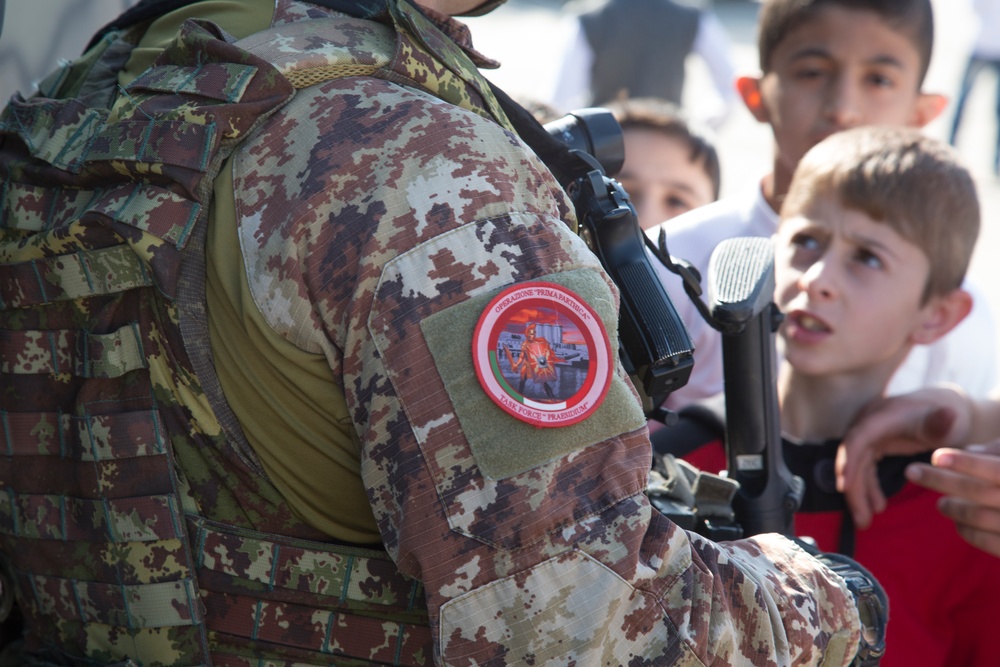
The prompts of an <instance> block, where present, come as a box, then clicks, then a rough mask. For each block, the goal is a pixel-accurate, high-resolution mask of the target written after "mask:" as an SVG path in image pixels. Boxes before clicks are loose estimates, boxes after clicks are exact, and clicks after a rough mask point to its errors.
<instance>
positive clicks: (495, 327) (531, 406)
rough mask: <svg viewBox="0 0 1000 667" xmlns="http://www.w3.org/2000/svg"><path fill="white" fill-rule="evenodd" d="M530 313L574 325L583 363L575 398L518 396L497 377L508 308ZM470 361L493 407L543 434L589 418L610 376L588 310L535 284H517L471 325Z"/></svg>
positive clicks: (551, 286) (606, 352)
mask: <svg viewBox="0 0 1000 667" xmlns="http://www.w3.org/2000/svg"><path fill="white" fill-rule="evenodd" d="M531 307H534V308H544V309H548V310H552V311H556V312H558V313H559V314H560V315H562V316H563V317H565V318H567V319H568V320H569V321H570V322H572V323H573V324H575V325H576V326H577V328H578V329H579V331H580V333H581V334H583V336H584V339H585V344H586V346H587V351H588V357H589V363H588V368H587V376H586V380H585V382H584V384H583V386H582V387H581V388H580V389H579V390H578V391H577V392H576V393H575V394H573V395H572V396H571V397H569V398H567V399H565V400H563V401H560V402H555V403H553V402H542V401H534V400H531V399H529V398H527V397H524V396H520V395H519V394H518V393H517V392H516V391H514V390H513V389H512V388H510V387H509V385H507V383H506V382H505V381H504V380H503V378H502V375H501V374H500V371H499V365H498V364H499V360H498V354H497V341H498V339H499V335H500V332H501V331H502V330H503V328H504V327H505V326H506V323H507V319H508V317H509V313H510V311H511V309H514V308H517V309H518V310H520V309H523V308H531ZM505 315H508V317H505ZM472 359H473V365H474V366H475V368H476V376H477V377H478V378H479V383H480V385H481V386H482V387H483V390H484V391H485V392H486V394H487V396H489V397H490V399H491V400H492V401H493V402H494V403H495V404H496V405H497V406H499V407H500V408H501V409H502V410H504V411H505V412H507V413H508V414H510V415H511V416H513V417H515V418H516V419H518V420H520V421H523V422H527V423H529V424H533V425H534V426H539V427H543V428H557V427H561V426H569V425H571V424H576V423H578V422H580V421H583V420H584V419H586V418H587V417H589V416H590V415H592V414H593V413H594V412H595V411H596V410H597V408H598V407H600V405H601V403H603V401H604V398H605V396H607V393H608V389H610V387H611V379H612V373H613V371H614V364H613V361H612V356H611V341H610V339H609V338H608V334H607V331H606V330H605V328H604V323H603V322H602V321H601V318H600V317H599V316H598V315H597V313H596V312H595V311H594V309H593V308H591V307H590V305H589V304H587V303H586V302H585V301H584V300H583V299H581V298H580V297H579V296H578V295H577V294H575V293H574V292H573V291H572V290H569V289H567V288H566V287H563V286H562V285H559V284H556V283H549V282H541V281H535V282H526V283H518V284H517V285H513V286H511V287H509V288H507V289H505V290H503V291H501V292H500V293H499V294H497V296H496V297H494V298H493V299H492V300H491V301H490V303H489V305H488V306H487V307H486V309H485V310H483V313H482V315H480V317H479V321H478V322H477V323H476V330H475V333H474V335H473V337H472ZM505 385H507V386H506V387H505Z"/></svg>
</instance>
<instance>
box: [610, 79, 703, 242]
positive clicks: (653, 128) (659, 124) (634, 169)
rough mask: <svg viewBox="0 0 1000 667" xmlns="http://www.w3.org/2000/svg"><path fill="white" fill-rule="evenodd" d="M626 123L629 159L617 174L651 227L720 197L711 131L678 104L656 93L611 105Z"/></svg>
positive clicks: (643, 224) (644, 222) (641, 217)
mask: <svg viewBox="0 0 1000 667" xmlns="http://www.w3.org/2000/svg"><path fill="white" fill-rule="evenodd" d="M607 107H608V109H609V110H610V111H611V112H612V113H613V114H614V116H615V119H616V120H617V121H618V123H619V124H620V125H621V126H622V131H623V133H624V137H625V162H624V164H623V165H622V169H621V172H619V174H618V176H617V178H618V180H619V181H621V184H622V186H623V187H624V188H625V191H626V192H628V194H629V196H630V197H631V198H632V202H633V204H634V205H635V209H636V212H637V213H638V215H639V226H640V227H642V228H643V230H646V229H651V228H652V227H655V226H657V225H659V224H660V223H661V222H663V221H664V220H669V219H670V218H673V217H676V216H678V215H680V214H681V213H686V212H687V211H690V210H692V209H695V208H698V207H699V206H704V205H705V204H709V203H711V202H713V201H715V200H716V199H718V198H719V188H720V185H721V181H722V177H721V174H720V169H719V154H718V152H717V151H716V149H715V144H714V143H713V141H712V139H710V138H709V136H708V134H707V133H706V132H702V131H700V130H699V129H698V128H697V126H696V125H695V124H693V123H689V122H688V121H687V120H685V117H684V114H682V112H681V111H680V109H678V108H677V107H676V106H675V105H673V104H671V103H670V102H667V101H665V100H659V99H655V98H650V97H646V98H635V99H624V100H619V101H615V102H611V103H610V104H608V105H607Z"/></svg>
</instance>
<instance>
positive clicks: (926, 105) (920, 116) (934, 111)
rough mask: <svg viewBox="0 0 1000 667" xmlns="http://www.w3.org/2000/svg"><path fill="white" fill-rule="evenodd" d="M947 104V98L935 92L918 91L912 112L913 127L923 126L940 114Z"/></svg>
mask: <svg viewBox="0 0 1000 667" xmlns="http://www.w3.org/2000/svg"><path fill="white" fill-rule="evenodd" d="M946 106H948V98H947V97H946V96H944V95H938V94H937V93H920V97H918V98H917V108H916V109H914V112H913V127H917V128H919V127H924V126H925V125H927V124H928V123H930V122H931V121H932V120H934V119H935V118H937V117H938V116H940V115H941V113H942V112H943V111H944V108H945V107H946Z"/></svg>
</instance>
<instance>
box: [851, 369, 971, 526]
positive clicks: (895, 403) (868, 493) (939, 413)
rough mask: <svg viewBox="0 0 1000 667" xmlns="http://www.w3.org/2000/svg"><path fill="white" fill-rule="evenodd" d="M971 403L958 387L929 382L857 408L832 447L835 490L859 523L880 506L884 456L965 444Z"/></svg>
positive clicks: (864, 523)
mask: <svg viewBox="0 0 1000 667" xmlns="http://www.w3.org/2000/svg"><path fill="white" fill-rule="evenodd" d="M972 412H973V408H972V404H971V402H970V401H969V400H968V398H967V397H966V396H965V394H964V393H962V392H961V391H959V390H956V389H951V388H945V387H941V388H932V389H922V390H920V391H916V392H913V393H911V394H906V395H905V396H894V397H891V398H885V399H880V400H878V401H874V402H873V403H871V404H870V405H869V406H868V407H867V408H865V410H863V411H862V412H861V414H860V415H859V416H858V418H857V419H856V420H855V423H854V425H853V426H852V427H851V429H850V430H849V431H848V433H847V436H846V437H845V438H844V440H843V442H842V443H841V445H840V449H839V450H838V451H837V463H836V471H837V490H838V491H840V492H841V493H843V494H844V495H845V497H846V500H847V505H848V508H849V509H850V511H851V515H852V516H853V518H854V523H855V525H856V526H857V527H858V528H867V527H868V526H869V525H871V520H872V515H873V514H877V513H879V512H881V511H883V510H884V509H885V506H886V500H885V496H884V495H883V493H882V489H881V486H880V485H879V482H878V474H877V469H876V466H877V464H878V462H879V461H880V460H881V459H882V457H883V456H888V455H893V454H896V455H904V454H917V453H919V452H925V451H929V450H932V449H937V448H938V447H945V446H953V445H957V444H964V442H963V439H964V438H965V437H967V433H968V432H969V431H970V429H971V424H972V418H973V416H972Z"/></svg>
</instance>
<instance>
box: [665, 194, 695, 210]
mask: <svg viewBox="0 0 1000 667" xmlns="http://www.w3.org/2000/svg"><path fill="white" fill-rule="evenodd" d="M667 206H668V207H669V208H680V209H684V210H685V211H687V210H689V209H692V208H694V207H693V206H692V205H691V204H690V202H688V201H687V200H685V199H681V198H680V197H667Z"/></svg>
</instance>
